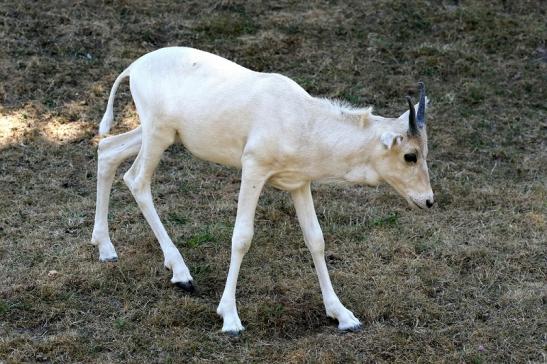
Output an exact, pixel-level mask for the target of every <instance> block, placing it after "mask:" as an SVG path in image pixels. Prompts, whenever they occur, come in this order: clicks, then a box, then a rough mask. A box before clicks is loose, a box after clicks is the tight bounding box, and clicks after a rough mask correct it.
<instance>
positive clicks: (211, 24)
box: [196, 13, 258, 37]
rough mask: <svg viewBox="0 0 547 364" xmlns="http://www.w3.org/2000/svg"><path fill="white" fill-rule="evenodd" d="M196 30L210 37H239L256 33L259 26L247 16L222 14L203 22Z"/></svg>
mask: <svg viewBox="0 0 547 364" xmlns="http://www.w3.org/2000/svg"><path fill="white" fill-rule="evenodd" d="M196 30H198V31H201V32H203V33H205V34H206V35H208V36H209V37H219V36H220V37H238V36H240V35H243V34H254V33H256V32H257V30H258V26H257V25H256V24H255V23H254V22H253V19H252V18H251V17H250V16H248V15H246V14H231V13H220V14H217V15H214V16H212V17H210V18H207V19H205V20H203V21H202V22H201V23H200V25H199V26H198V27H197V28H196Z"/></svg>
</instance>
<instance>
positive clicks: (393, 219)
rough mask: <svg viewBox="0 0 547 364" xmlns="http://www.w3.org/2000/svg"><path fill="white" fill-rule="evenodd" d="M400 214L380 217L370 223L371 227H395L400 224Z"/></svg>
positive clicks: (392, 213)
mask: <svg viewBox="0 0 547 364" xmlns="http://www.w3.org/2000/svg"><path fill="white" fill-rule="evenodd" d="M399 217H400V215H399V213H398V212H391V213H389V214H387V215H386V216H382V217H379V218H377V219H374V220H372V221H371V222H370V225H371V226H395V225H397V224H398V222H399Z"/></svg>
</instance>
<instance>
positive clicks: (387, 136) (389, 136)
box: [380, 131, 403, 149]
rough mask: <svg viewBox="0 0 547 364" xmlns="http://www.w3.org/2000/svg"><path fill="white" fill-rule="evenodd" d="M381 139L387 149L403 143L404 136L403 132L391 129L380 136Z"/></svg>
mask: <svg viewBox="0 0 547 364" xmlns="http://www.w3.org/2000/svg"><path fill="white" fill-rule="evenodd" d="M380 140H381V141H382V144H383V145H384V147H386V148H387V149H391V148H392V147H394V146H395V145H398V144H401V142H402V141H403V136H402V135H401V134H396V133H392V132H390V131H387V132H385V133H384V134H382V136H381V137H380Z"/></svg>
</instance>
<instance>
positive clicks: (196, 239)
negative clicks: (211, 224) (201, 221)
mask: <svg viewBox="0 0 547 364" xmlns="http://www.w3.org/2000/svg"><path fill="white" fill-rule="evenodd" d="M215 240H216V239H215V237H214V236H213V235H211V234H210V233H209V232H208V231H205V232H202V233H199V234H196V235H194V236H192V237H191V238H190V239H189V240H188V241H187V242H186V245H188V246H189V247H190V248H197V247H198V246H200V245H203V244H205V243H209V242H214V241H215Z"/></svg>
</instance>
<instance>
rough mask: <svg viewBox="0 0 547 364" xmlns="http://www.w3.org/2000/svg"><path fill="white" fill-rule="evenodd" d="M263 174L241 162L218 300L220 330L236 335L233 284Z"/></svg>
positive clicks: (240, 327) (247, 240)
mask: <svg viewBox="0 0 547 364" xmlns="http://www.w3.org/2000/svg"><path fill="white" fill-rule="evenodd" d="M265 181H266V177H265V176H264V175H263V174H261V173H260V172H259V171H258V170H257V168H255V167H254V166H252V165H250V164H249V163H247V165H245V164H244V166H243V171H242V176H241V188H240V190H239V199H238V202H237V216H236V223H235V226H234V233H233V235H232V256H231V259H230V269H229V270H228V277H227V278H226V287H225V288H224V293H223V294H222V298H221V299H220V303H219V305H218V308H217V313H218V314H219V315H220V316H221V317H222V318H223V320H224V324H223V325H222V332H225V333H228V334H230V335H238V334H239V333H240V332H241V331H243V330H244V327H243V325H241V320H240V319H239V315H238V313H237V307H236V285H237V277H238V274H239V268H240V266H241V261H242V260H243V256H244V255H245V253H247V251H248V250H249V247H250V246H251V240H252V238H253V233H254V215H255V209H256V204H257V202H258V197H259V196H260V192H261V191H262V187H263V186H264V183H265Z"/></svg>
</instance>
